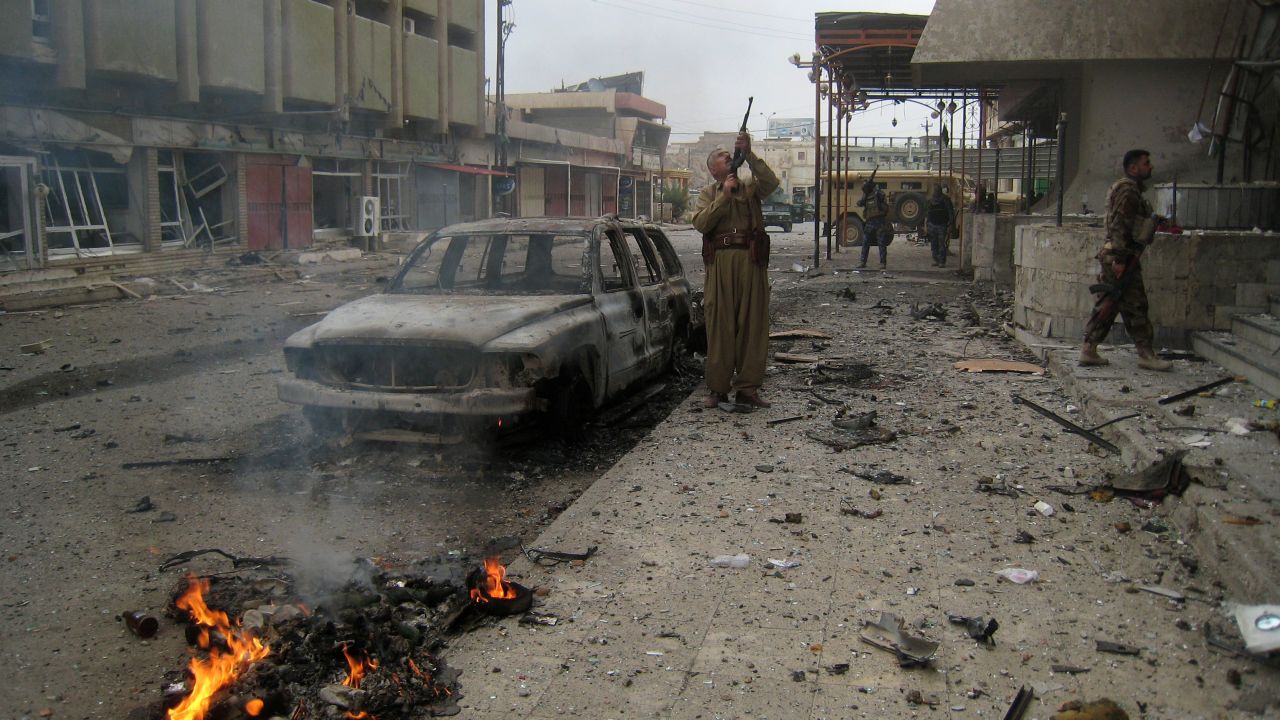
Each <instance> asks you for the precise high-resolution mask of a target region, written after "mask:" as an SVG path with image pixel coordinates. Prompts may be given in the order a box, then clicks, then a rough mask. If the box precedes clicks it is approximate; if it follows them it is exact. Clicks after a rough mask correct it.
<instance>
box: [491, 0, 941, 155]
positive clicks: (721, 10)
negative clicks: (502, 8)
mask: <svg viewBox="0 0 1280 720" xmlns="http://www.w3.org/2000/svg"><path fill="white" fill-rule="evenodd" d="M932 8H933V0H883V1H881V2H867V1H866V0H843V1H841V0H836V1H835V2H830V1H824V2H815V1H814V0H512V4H511V5H510V6H508V7H507V8H506V13H507V16H508V18H509V19H510V20H512V21H513V22H515V29H514V30H513V31H512V33H511V37H510V39H509V40H508V41H507V70H506V79H507V92H508V93H518V92H545V91H549V90H551V89H553V88H558V87H560V85H561V84H562V83H564V84H572V83H577V82H581V81H584V80H587V79H590V78H592V77H602V76H609V75H619V74H622V73H626V72H632V71H636V70H643V71H644V74H645V77H644V94H645V96H646V97H648V98H650V99H652V100H656V101H657V102H660V103H662V104H664V105H666V107H667V120H666V122H667V124H669V125H670V126H671V127H672V134H671V141H672V142H681V141H687V140H694V139H696V138H697V137H698V135H700V134H701V133H702V131H704V130H712V131H732V130H736V129H737V127H738V125H739V124H740V123H741V122H742V114H743V112H745V111H746V109H747V97H748V96H749V95H754V96H755V104H754V106H753V107H752V110H751V120H750V122H749V123H748V129H750V130H751V131H753V132H754V133H756V136H757V137H763V134H764V129H765V127H766V125H767V121H766V118H767V117H768V116H770V115H773V114H776V116H777V117H779V118H807V117H812V116H813V85H812V84H811V83H810V82H809V80H808V78H807V73H808V70H803V69H798V68H796V67H794V66H793V65H791V63H790V62H788V61H787V58H788V57H790V56H791V54H792V53H796V52H798V53H800V55H801V56H802V57H804V58H806V59H807V58H808V57H809V56H810V55H811V54H812V52H813V48H814V36H813V22H814V14H815V13H819V12H859V11H863V12H867V11H870V12H890V13H918V14H922V15H927V14H928V13H929V12H930V11H931V10H932ZM496 11H497V10H496V3H495V2H486V3H485V13H486V16H487V17H486V21H487V23H488V28H486V38H487V40H488V42H489V47H488V49H487V53H486V56H485V67H486V69H487V70H486V74H487V75H488V76H489V77H490V78H492V77H493V75H494V72H495V58H496V56H495V50H494V43H495V33H494V32H493V27H494V25H495V24H496V18H495V17H494V13H496ZM490 91H491V92H492V88H490ZM908 107H911V106H910V105H909V104H908V105H899V106H897V109H896V114H897V118H898V125H897V127H893V126H892V124H891V120H892V118H893V117H894V114H895V110H894V108H893V107H891V106H889V104H888V103H879V104H877V105H875V106H873V107H872V108H871V109H870V110H868V111H865V112H863V113H859V115H858V116H856V117H855V118H854V121H853V123H852V125H851V127H852V128H853V129H854V132H855V133H857V134H864V135H870V134H875V135H893V136H899V137H905V136H907V135H914V136H919V135H921V134H923V133H924V130H923V128H921V127H920V124H921V122H923V119H924V115H925V111H923V110H922V109H920V108H916V110H915V111H913V112H909V113H908V111H907V110H906V108H908ZM824 115H825V106H824ZM824 122H825V117H824Z"/></svg>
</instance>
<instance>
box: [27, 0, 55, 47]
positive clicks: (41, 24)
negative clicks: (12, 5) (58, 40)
mask: <svg viewBox="0 0 1280 720" xmlns="http://www.w3.org/2000/svg"><path fill="white" fill-rule="evenodd" d="M31 37H32V39H34V40H39V41H43V42H46V43H47V42H52V40H53V36H52V34H51V31H50V25H49V0H31Z"/></svg>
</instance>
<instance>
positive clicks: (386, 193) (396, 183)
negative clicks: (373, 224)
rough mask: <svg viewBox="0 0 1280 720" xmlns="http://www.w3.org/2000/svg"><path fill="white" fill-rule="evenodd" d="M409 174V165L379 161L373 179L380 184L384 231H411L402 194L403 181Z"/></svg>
mask: <svg viewBox="0 0 1280 720" xmlns="http://www.w3.org/2000/svg"><path fill="white" fill-rule="evenodd" d="M408 174H409V163H401V162H389V161H385V160H379V161H378V164H377V166H376V167H375V168H374V171H373V178H374V180H376V181H377V183H378V199H379V205H380V207H381V215H382V229H383V230H409V229H411V227H410V223H409V215H408V214H407V213H406V212H405V205H404V196H403V194H402V185H403V180H404V178H405V176H406V175H408Z"/></svg>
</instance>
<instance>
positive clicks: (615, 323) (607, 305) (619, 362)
mask: <svg viewBox="0 0 1280 720" xmlns="http://www.w3.org/2000/svg"><path fill="white" fill-rule="evenodd" d="M595 246H596V252H595V257H596V268H595V269H596V273H595V274H596V279H597V281H596V288H597V289H596V292H595V301H596V308H597V309H598V310H599V311H600V315H601V317H602V318H603V319H604V325H605V348H604V352H603V354H604V355H605V359H606V363H607V367H606V374H607V381H606V383H605V388H606V389H605V393H606V395H609V396H612V395H614V394H616V393H618V392H619V391H621V390H622V389H624V388H626V387H627V386H628V385H631V384H632V383H634V382H635V381H636V380H638V379H639V378H640V377H641V376H642V375H643V374H644V369H645V366H644V361H645V358H646V353H647V349H646V347H645V328H644V296H643V295H641V293H640V290H639V289H638V288H637V287H636V281H635V272H634V270H633V268H632V264H631V262H630V259H629V258H630V256H629V254H628V252H627V245H626V241H624V240H623V238H622V236H621V234H620V233H619V231H618V229H617V228H616V227H613V226H607V227H602V228H601V229H600V230H599V231H597V235H596V242H595Z"/></svg>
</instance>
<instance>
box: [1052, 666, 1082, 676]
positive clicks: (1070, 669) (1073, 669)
mask: <svg viewBox="0 0 1280 720" xmlns="http://www.w3.org/2000/svg"><path fill="white" fill-rule="evenodd" d="M1049 669H1050V670H1051V671H1053V672H1056V673H1064V674H1067V675H1079V674H1080V673H1087V672H1089V670H1090V669H1091V668H1087V667H1080V666H1079V665H1057V664H1054V665H1050V666H1049Z"/></svg>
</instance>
